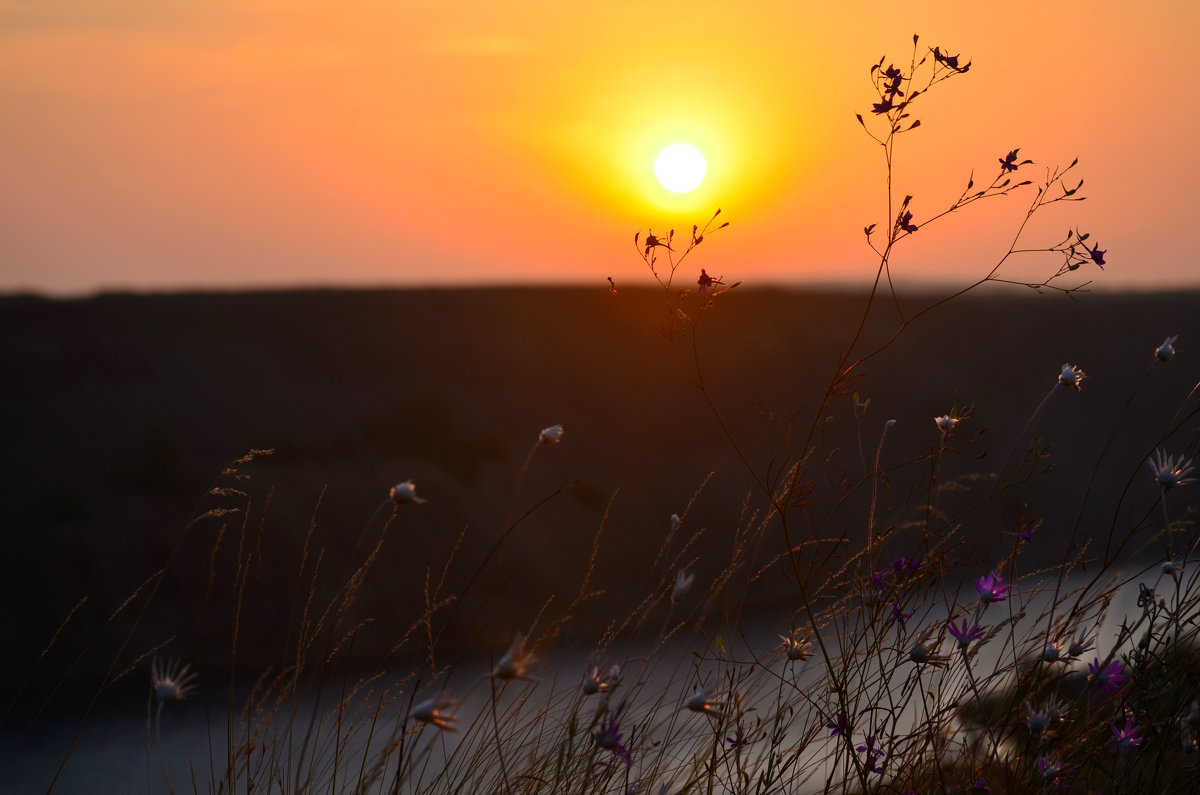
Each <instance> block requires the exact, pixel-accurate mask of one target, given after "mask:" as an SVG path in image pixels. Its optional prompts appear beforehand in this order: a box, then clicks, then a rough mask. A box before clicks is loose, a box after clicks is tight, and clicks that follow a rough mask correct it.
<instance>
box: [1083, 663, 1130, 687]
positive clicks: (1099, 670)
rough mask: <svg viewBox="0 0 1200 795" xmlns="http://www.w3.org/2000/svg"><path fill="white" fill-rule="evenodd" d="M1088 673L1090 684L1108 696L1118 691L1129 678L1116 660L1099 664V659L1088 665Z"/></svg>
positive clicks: (1123, 667) (1122, 666)
mask: <svg viewBox="0 0 1200 795" xmlns="http://www.w3.org/2000/svg"><path fill="white" fill-rule="evenodd" d="M1088 673H1090V674H1091V680H1092V682H1094V683H1095V685H1096V687H1098V688H1100V692H1102V693H1107V694H1108V695H1110V696H1111V695H1112V694H1114V693H1116V692H1117V691H1118V690H1120V689H1121V684H1122V683H1123V682H1124V681H1125V680H1126V679H1128V678H1129V677H1128V675H1126V673H1125V666H1124V665H1122V664H1121V663H1119V662H1117V661H1116V660H1109V661H1108V662H1106V663H1101V662H1100V658H1099V657H1097V658H1096V659H1095V660H1093V661H1092V662H1090V663H1088Z"/></svg>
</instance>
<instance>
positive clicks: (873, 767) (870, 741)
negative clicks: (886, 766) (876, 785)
mask: <svg viewBox="0 0 1200 795" xmlns="http://www.w3.org/2000/svg"><path fill="white" fill-rule="evenodd" d="M854 750H855V751H858V752H859V753H860V754H866V755H867V759H866V765H867V770H868V771H869V772H871V773H882V772H883V768H882V767H880V766H879V765H878V764H876V762H875V758H876V757H878V756H883V755H884V753H883V749H881V748H876V747H875V735H870V736H868V737H867V742H866V744H865V745H860V746H857V747H856V748H855V749H854Z"/></svg>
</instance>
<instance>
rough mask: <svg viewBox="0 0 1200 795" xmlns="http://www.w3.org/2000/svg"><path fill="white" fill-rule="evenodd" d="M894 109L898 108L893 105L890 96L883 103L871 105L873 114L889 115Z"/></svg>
mask: <svg viewBox="0 0 1200 795" xmlns="http://www.w3.org/2000/svg"><path fill="white" fill-rule="evenodd" d="M894 107H896V106H895V105H893V104H892V97H891V95H890V94H889V95H888V96H886V97H884V98H883V102H874V103H872V104H871V112H872V113H887V112H888V111H889V110H892V109H893V108H894Z"/></svg>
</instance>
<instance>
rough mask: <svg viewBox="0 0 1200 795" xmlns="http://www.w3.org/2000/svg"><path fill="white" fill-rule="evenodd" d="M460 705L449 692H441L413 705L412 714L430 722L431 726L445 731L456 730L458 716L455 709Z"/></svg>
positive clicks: (424, 721) (423, 721) (420, 719)
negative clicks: (455, 722)
mask: <svg viewBox="0 0 1200 795" xmlns="http://www.w3.org/2000/svg"><path fill="white" fill-rule="evenodd" d="M457 706H458V701H457V700H456V699H453V698H451V697H450V695H449V694H447V693H440V694H438V695H436V696H434V697H433V698H431V699H429V700H427V701H422V702H421V703H420V704H417V705H416V706H415V707H413V711H412V716H413V717H414V718H416V719H417V720H419V721H421V722H422V723H428V724H429V725H431V726H437V727H438V728H439V729H442V730H444V731H448V732H452V731H454V730H455V729H454V721H456V720H458V717H457V716H456V715H455V714H454V712H453V710H454V708H455V707H457Z"/></svg>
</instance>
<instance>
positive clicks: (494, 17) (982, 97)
mask: <svg viewBox="0 0 1200 795" xmlns="http://www.w3.org/2000/svg"><path fill="white" fill-rule="evenodd" d="M745 5H746V7H745V8H743V9H740V10H736V11H735V10H732V8H731V7H730V6H729V5H728V4H724V3H713V2H686V3H685V2H654V1H653V0H638V1H637V2H624V0H609V1H608V2H604V3H594V4H592V3H564V2H561V0H560V1H558V2H544V3H543V2H537V3H534V2H524V3H522V2H519V0H514V1H513V2H507V3H495V2H482V1H472V0H443V1H442V2H428V3H418V2H411V1H410V0H347V2H341V3H336V4H335V3H330V2H307V1H306V0H287V1H286V2H285V1H284V0H173V1H172V2H157V3H150V2H144V1H143V0H0V107H2V108H3V109H4V112H3V123H2V124H0V291H12V290H18V289H34V290H37V291H40V292H47V293H54V294H78V293H86V292H91V291H95V290H98V289H115V288H121V289H129V288H132V289H173V288H182V287H241V286H290V285H314V284H322V285H324V284H335V285H425V284H461V283H471V282H485V283H500V282H513V281H521V282H528V281H552V282H590V283H596V284H603V283H604V279H605V277H607V276H609V275H612V276H614V277H615V278H616V279H617V280H618V283H619V284H620V283H625V284H634V283H640V282H645V281H646V279H647V277H646V276H645V274H644V273H643V266H642V265H641V262H640V260H639V259H638V258H637V257H636V255H635V253H634V249H633V245H632V235H633V232H634V231H636V230H638V229H639V228H640V229H645V228H646V227H654V228H655V229H656V230H659V229H665V228H666V227H668V226H671V225H675V226H677V227H679V228H681V229H687V228H689V227H690V224H691V223H693V222H700V223H703V221H704V220H705V219H706V218H707V217H708V216H709V215H711V214H712V212H713V210H715V209H716V208H717V207H718V206H719V207H721V208H723V210H724V213H723V217H726V218H728V219H729V220H730V221H731V222H732V224H733V225H732V226H731V227H730V228H729V229H728V230H725V232H723V233H722V234H721V235H720V236H718V237H714V238H713V239H712V240H711V241H710V242H709V243H706V246H705V247H706V249H707V251H701V252H700V253H699V254H698V259H697V260H696V266H697V268H698V267H700V266H701V265H703V266H705V267H707V268H708V269H709V271H710V272H714V273H716V274H722V275H724V276H725V277H726V278H727V279H729V278H741V279H747V280H749V281H750V282H751V283H764V282H772V283H797V282H805V281H810V282H811V281H822V282H825V281H831V280H832V281H840V282H849V283H856V284H862V283H865V281H866V280H867V279H868V278H869V276H870V274H872V273H873V269H874V263H873V260H872V256H871V252H870V251H869V250H868V249H867V248H866V247H865V245H864V244H863V242H862V234H861V230H862V227H863V226H865V225H866V224H868V223H873V222H878V223H880V224H881V225H885V226H886V225H887V223H888V219H887V218H884V217H883V215H884V213H885V206H886V205H885V204H884V198H885V194H884V185H883V173H884V172H883V167H882V165H883V164H882V159H881V157H880V154H879V150H878V148H877V147H876V146H875V145H874V144H873V143H872V142H871V141H870V140H869V139H867V138H866V136H865V135H863V134H862V131H861V129H860V128H859V127H858V124H857V122H856V121H855V119H854V114H855V113H859V112H862V113H866V112H867V111H869V109H870V104H871V103H872V102H873V101H876V98H875V96H874V94H873V91H872V88H871V84H870V82H869V81H868V73H867V70H868V68H869V66H870V65H871V64H872V63H873V62H875V61H876V60H878V58H879V57H880V56H881V55H883V54H885V53H886V54H887V55H888V56H889V57H890V58H891V59H894V60H895V61H896V62H897V63H898V64H899V63H906V62H907V58H908V55H909V53H910V52H911V34H912V33H914V32H917V33H920V34H921V37H922V43H923V44H925V43H927V44H928V45H929V46H934V45H940V46H942V47H943V48H944V49H945V50H947V51H949V52H955V53H957V52H961V53H963V56H964V59H965V58H970V59H972V60H973V61H974V66H973V67H972V70H971V72H970V74H968V75H966V76H965V77H963V78H961V79H957V80H954V81H951V82H950V83H947V84H946V85H944V86H941V87H940V89H938V90H936V91H935V92H933V93H931V94H930V96H929V97H927V100H923V101H922V105H921V106H919V107H917V108H916V114H915V115H916V116H917V117H919V118H921V119H922V122H923V126H922V128H921V130H919V131H917V132H914V133H913V134H912V135H910V136H907V137H906V138H904V139H902V141H901V144H900V148H899V154H898V159H897V171H896V178H897V188H898V190H899V191H900V192H901V193H904V192H907V193H912V194H914V195H915V196H916V198H915V200H914V204H913V209H914V210H915V214H916V216H917V219H918V220H919V219H920V217H921V212H922V210H923V209H926V208H929V209H932V208H933V207H934V206H941V205H944V204H945V203H947V202H948V201H949V200H951V199H952V198H953V197H954V196H957V194H958V192H959V191H960V190H961V187H962V184H963V183H964V182H965V179H966V175H967V174H968V173H969V172H970V170H971V169H972V168H974V169H977V171H978V173H979V174H980V175H987V176H988V177H990V175H991V174H992V173H993V172H994V171H995V169H996V168H997V165H996V160H997V158H998V157H1000V156H1002V155H1003V154H1005V153H1006V152H1007V151H1008V150H1009V149H1012V148H1013V147H1016V146H1020V147H1022V149H1021V153H1022V155H1023V156H1028V157H1030V158H1032V159H1033V160H1035V161H1036V162H1037V163H1038V164H1039V166H1041V165H1047V164H1051V163H1056V162H1057V163H1068V162H1070V160H1071V159H1072V158H1073V157H1075V156H1076V155H1078V156H1079V157H1080V159H1081V163H1080V166H1079V173H1080V175H1081V176H1083V177H1084V178H1085V179H1086V184H1085V192H1086V193H1088V195H1089V196H1090V198H1089V199H1088V201H1086V202H1083V203H1081V204H1074V205H1067V206H1059V207H1055V208H1051V210H1050V212H1048V213H1047V215H1046V222H1045V224H1044V227H1045V228H1044V229H1037V230H1035V231H1037V232H1045V233H1046V234H1045V235H1043V236H1042V237H1038V238H1030V240H1029V242H1030V243H1031V244H1034V243H1041V242H1044V243H1047V244H1048V243H1051V242H1054V241H1053V240H1051V238H1052V237H1054V236H1055V235H1057V236H1058V237H1061V236H1062V234H1063V233H1064V232H1065V231H1066V229H1067V228H1068V227H1071V226H1079V227H1080V228H1081V229H1082V230H1083V231H1090V232H1091V233H1092V235H1093V240H1094V241H1098V242H1099V243H1100V244H1101V246H1102V247H1103V248H1106V249H1108V251H1109V254H1108V259H1109V267H1108V270H1107V271H1105V272H1103V273H1100V272H1098V271H1095V272H1093V273H1092V274H1089V275H1091V276H1096V277H1098V278H1097V286H1099V287H1111V288H1125V287H1154V286H1167V285H1181V284H1192V285H1194V284H1196V283H1197V282H1198V281H1200V279H1198V277H1200V268H1198V267H1197V258H1196V256H1195V254H1194V253H1193V252H1194V250H1195V245H1194V244H1193V243H1192V242H1191V239H1190V230H1191V229H1192V228H1194V227H1195V220H1194V216H1195V213H1196V206H1195V205H1196V201H1195V199H1196V196H1197V193H1198V189H1197V186H1200V155H1198V154H1197V146H1196V145H1195V143H1194V138H1195V136H1196V135H1197V131H1198V130H1200V125H1198V124H1197V121H1198V118H1197V117H1198V115H1200V113H1198V110H1197V106H1198V105H1200V103H1198V102H1197V94H1198V91H1197V88H1196V84H1197V78H1196V75H1195V70H1194V68H1192V64H1191V59H1190V58H1189V57H1186V54H1187V53H1190V52H1191V51H1193V50H1194V49H1195V41H1196V40H1197V36H1198V34H1200V11H1198V10H1197V6H1196V5H1194V4H1192V3H1189V2H1163V1H1162V0H1144V2H1140V3H1137V4H1129V3H1117V2H1111V1H1110V0H1099V1H1098V0H1087V1H1086V2H1085V1H1083V0H1080V1H1079V2H1055V3H1045V4H1044V5H1043V3H1042V2H1025V0H1018V1H1017V2H1008V3H1005V4H982V3H946V2H907V3H899V4H898V3H894V2H855V3H846V4H844V5H845V6H846V9H845V10H838V9H837V8H834V9H833V10H831V7H832V6H835V5H838V4H832V3H827V2H822V3H815V2H801V1H800V0H779V2H774V1H772V2H749V3H747V4H745ZM1044 9H1049V10H1044ZM677 140H682V141H687V142H690V143H693V144H694V145H696V146H698V147H699V148H700V149H701V150H702V151H703V152H704V153H705V155H706V156H707V157H708V165H709V178H708V179H707V180H706V182H705V184H704V185H703V186H701V188H700V189H698V190H697V191H695V192H694V193H692V194H687V195H686V196H684V197H676V196H674V195H673V194H669V193H668V192H667V191H665V190H664V189H662V188H661V187H659V186H658V185H657V183H655V182H654V181H653V176H652V173H651V166H652V162H653V158H654V155H655V153H656V152H657V151H658V149H660V148H661V147H662V146H665V145H666V144H668V143H671V142H674V141H677ZM1023 204H1024V201H1023V200H1019V199H1015V198H1013V199H1009V200H1003V201H999V202H994V203H991V204H985V205H983V206H981V207H976V208H973V209H970V210H968V211H967V212H965V213H963V214H962V215H961V217H959V216H956V217H953V218H951V219H949V220H947V221H945V222H941V223H939V224H938V225H937V226H936V227H934V226H931V227H929V228H928V229H924V230H921V232H920V233H919V234H916V235H913V237H912V238H911V240H909V241H908V242H907V243H906V245H905V246H904V247H903V248H902V249H901V250H900V251H899V252H898V253H897V255H896V258H895V267H896V270H895V273H896V274H897V275H898V278H899V280H900V281H901V283H904V282H905V281H906V280H907V281H909V282H910V283H911V282H913V281H917V280H929V279H938V280H950V281H955V282H959V281H963V280H964V279H969V277H971V276H973V275H978V274H979V273H981V272H982V271H984V270H986V268H987V267H989V266H990V264H991V261H992V258H994V256H995V254H996V253H997V251H998V246H1003V245H1006V244H1007V239H1008V237H1009V236H1010V235H1011V232H1012V230H1013V228H1014V227H1013V224H1014V223H1015V220H1016V218H1017V216H1018V215H1019V213H1020V211H1021V209H1022V207H1023ZM1046 267H1051V266H1049V265H1048V264H1047V265H1046Z"/></svg>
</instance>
